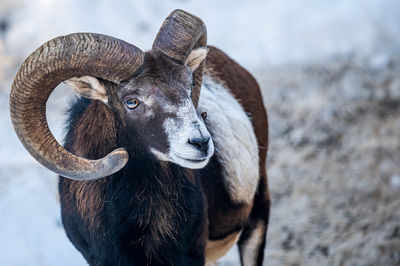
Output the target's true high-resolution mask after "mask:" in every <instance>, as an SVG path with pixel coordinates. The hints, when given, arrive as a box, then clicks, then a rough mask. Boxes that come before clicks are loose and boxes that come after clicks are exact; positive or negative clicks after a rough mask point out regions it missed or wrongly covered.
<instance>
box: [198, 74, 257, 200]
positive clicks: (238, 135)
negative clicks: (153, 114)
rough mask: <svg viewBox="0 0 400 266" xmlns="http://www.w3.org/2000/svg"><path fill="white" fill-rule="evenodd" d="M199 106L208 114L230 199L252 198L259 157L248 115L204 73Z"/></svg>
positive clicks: (208, 123) (199, 108) (255, 185)
mask: <svg viewBox="0 0 400 266" xmlns="http://www.w3.org/2000/svg"><path fill="white" fill-rule="evenodd" d="M198 110H199V112H207V114H208V115H207V122H206V123H207V125H208V128H209V130H210V132H211V135H212V136H213V141H214V145H215V150H216V151H217V153H216V156H217V158H218V160H219V161H220V163H221V164H222V167H223V174H224V181H225V184H226V185H227V188H228V192H229V194H230V196H231V200H233V201H235V202H242V203H249V202H251V201H252V199H253V197H254V194H255V192H256V189H257V184H258V179H259V157H258V145H257V139H256V136H255V133H254V129H253V126H252V123H251V121H250V119H249V117H248V116H247V115H246V113H245V111H244V109H243V107H242V106H241V105H240V104H239V102H238V101H237V100H236V99H235V98H234V97H233V96H232V94H231V93H230V92H229V91H228V90H227V89H226V88H225V87H224V86H222V85H221V84H218V83H216V82H214V81H213V80H212V79H211V78H210V77H208V76H207V75H204V76H203V86H202V88H201V93H200V100H199V107H198Z"/></svg>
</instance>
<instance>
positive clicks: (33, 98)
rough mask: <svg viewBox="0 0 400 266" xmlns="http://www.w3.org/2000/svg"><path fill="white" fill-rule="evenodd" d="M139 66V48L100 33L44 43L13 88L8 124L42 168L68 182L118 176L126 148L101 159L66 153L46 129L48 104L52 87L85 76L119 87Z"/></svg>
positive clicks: (61, 38) (23, 68) (18, 74)
mask: <svg viewBox="0 0 400 266" xmlns="http://www.w3.org/2000/svg"><path fill="white" fill-rule="evenodd" d="M142 63H143V52H142V51H141V50H140V49H138V48H137V47H135V46H133V45H131V44H129V43H126V42H124V41H122V40H119V39H115V38H112V37H109V36H105V35H100V34H93V33H74V34H70V35H67V36H61V37H58V38H55V39H53V40H50V41H48V42H47V43H45V44H43V45H42V46H41V47H39V48H38V49H37V50H36V51H35V52H33V53H32V54H31V55H30V56H29V57H28V58H27V59H26V60H25V62H24V63H23V64H22V66H21V68H20V69H19V71H18V73H17V76H16V77H15V79H14V82H13V84H12V88H11V93H10V112H11V120H12V123H13V125H14V129H15V131H16V133H17V135H18V137H19V139H20V141H21V142H22V144H23V145H24V146H25V148H26V149H27V150H28V151H29V152H30V154H31V155H32V156H33V157H34V158H35V159H36V160H38V161H39V162H40V163H41V164H43V165H44V166H45V167H47V168H48V169H50V170H52V171H54V172H56V173H57V174H60V175H62V176H65V177H68V178H72V179H77V180H91V179H96V178H101V177H105V176H108V175H111V174H113V173H115V172H117V171H118V170H120V169H121V168H122V167H124V166H125V164H126V163H127V161H128V153H127V151H126V150H125V149H123V148H120V149H116V150H114V151H113V152H111V153H110V154H108V155H107V156H105V157H104V158H102V159H99V160H88V159H85V158H81V157H78V156H76V155H74V154H72V153H70V152H68V151H67V150H65V149H64V148H63V147H62V146H61V145H60V144H58V142H57V141H56V139H55V138H54V136H53V135H52V134H51V132H50V130H49V127H48V125H47V120H46V102H47V99H48V98H49V96H50V94H51V92H52V91H53V90H54V88H55V87H56V86H57V85H58V84H59V83H61V82H62V81H64V80H67V79H69V78H71V77H80V76H86V75H87V76H95V77H100V78H103V79H106V80H109V81H112V82H114V83H119V82H121V81H122V80H126V79H129V78H130V77H131V76H132V75H133V74H134V72H135V71H136V70H137V69H138V68H139V67H140V66H141V65H142Z"/></svg>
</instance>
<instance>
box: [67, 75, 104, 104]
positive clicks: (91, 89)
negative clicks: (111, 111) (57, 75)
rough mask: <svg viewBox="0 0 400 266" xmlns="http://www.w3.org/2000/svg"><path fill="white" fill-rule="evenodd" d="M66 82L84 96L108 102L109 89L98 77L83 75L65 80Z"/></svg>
mask: <svg viewBox="0 0 400 266" xmlns="http://www.w3.org/2000/svg"><path fill="white" fill-rule="evenodd" d="M64 83H65V84H67V85H68V86H70V87H71V88H73V89H74V90H75V91H76V92H77V93H78V94H79V95H81V96H82V97H85V98H89V99H93V100H99V101H102V102H103V103H105V104H107V103H108V96H107V90H106V88H105V86H104V83H103V82H102V81H100V80H99V79H97V78H94V77H89V76H83V77H80V78H70V79H69V80H66V81H64Z"/></svg>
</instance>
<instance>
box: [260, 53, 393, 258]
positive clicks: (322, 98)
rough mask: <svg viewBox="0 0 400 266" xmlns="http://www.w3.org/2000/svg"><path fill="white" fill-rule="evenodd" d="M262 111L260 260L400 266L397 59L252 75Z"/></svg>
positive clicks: (349, 60)
mask: <svg viewBox="0 0 400 266" xmlns="http://www.w3.org/2000/svg"><path fill="white" fill-rule="evenodd" d="M257 76H258V78H259V82H260V84H261V85H262V88H263V93H264V101H265V104H266V106H267V108H268V112H269V122H270V148H269V159H268V174H269V182H270V183H269V184H270V191H271V200H272V210H271V220H270V227H269V232H268V247H267V250H266V252H267V259H266V262H265V265H400V60H399V58H395V59H388V58H379V57H377V58H372V59H370V60H356V59H354V58H351V57H350V58H339V59H334V60H328V61H327V62H320V63H316V64H310V65H306V66H304V65H303V66H292V67H283V68H274V69H266V70H264V71H262V72H261V73H258V75H257Z"/></svg>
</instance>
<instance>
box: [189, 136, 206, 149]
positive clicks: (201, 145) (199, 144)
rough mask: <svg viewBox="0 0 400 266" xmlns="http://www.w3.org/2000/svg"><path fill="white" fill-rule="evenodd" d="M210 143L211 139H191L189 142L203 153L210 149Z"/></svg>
mask: <svg viewBox="0 0 400 266" xmlns="http://www.w3.org/2000/svg"><path fill="white" fill-rule="evenodd" d="M209 141H210V137H207V138H197V137H196V138H190V139H189V140H188V142H189V143H190V144H192V145H193V146H195V147H196V148H198V149H201V150H203V151H205V150H207V148H208V142H209Z"/></svg>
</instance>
